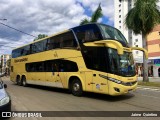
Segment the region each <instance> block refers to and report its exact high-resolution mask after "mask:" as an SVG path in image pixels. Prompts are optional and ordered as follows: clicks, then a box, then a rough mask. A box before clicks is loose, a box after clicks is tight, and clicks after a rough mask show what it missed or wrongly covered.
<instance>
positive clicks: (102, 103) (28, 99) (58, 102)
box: [3, 77, 160, 120]
mask: <svg viewBox="0 0 160 120" xmlns="http://www.w3.org/2000/svg"><path fill="white" fill-rule="evenodd" d="M3 81H4V82H5V83H6V84H7V85H8V88H7V91H8V92H9V93H10V95H11V98H12V110H13V111H160V89H157V88H154V89H150V88H146V87H138V89H137V90H136V91H135V92H131V93H129V94H127V95H123V96H118V97H112V96H108V95H100V94H93V93H85V94H84V96H83V97H75V96H73V95H72V94H69V93H68V92H66V90H62V89H56V88H48V87H39V86H29V87H22V86H17V85H15V84H13V83H12V82H11V81H9V78H6V77H5V78H3ZM21 119H22V118H11V120H21ZM44 119H45V120H53V119H66V120H72V119H80V120H81V119H86V120H88V119H91V120H92V119H98V120H101V119H106V118H103V117H101V118H97V117H94V118H91V117H88V118H82V117H72V118H68V117H65V118H57V117H53V118H28V119H27V118H23V120H44ZM107 119H108V118H107ZM110 119H112V120H115V119H116V120H119V118H116V117H115V118H113V117H111V118H110ZM121 119H123V120H125V119H128V118H121ZM131 119H133V120H135V119H145V118H131ZM146 119H148V120H150V119H151V118H146ZM154 119H158V118H154Z"/></svg>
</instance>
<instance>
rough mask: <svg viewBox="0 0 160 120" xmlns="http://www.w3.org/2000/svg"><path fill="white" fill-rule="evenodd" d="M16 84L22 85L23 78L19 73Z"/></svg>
mask: <svg viewBox="0 0 160 120" xmlns="http://www.w3.org/2000/svg"><path fill="white" fill-rule="evenodd" d="M16 85H21V80H20V76H19V75H18V76H17V77H16Z"/></svg>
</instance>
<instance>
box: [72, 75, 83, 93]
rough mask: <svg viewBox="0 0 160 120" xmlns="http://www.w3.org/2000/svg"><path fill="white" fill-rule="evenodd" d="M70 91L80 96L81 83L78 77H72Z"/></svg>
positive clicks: (81, 91)
mask: <svg viewBox="0 0 160 120" xmlns="http://www.w3.org/2000/svg"><path fill="white" fill-rule="evenodd" d="M71 91H72V94H73V95H74V96H82V93H83V90H82V83H81V81H80V80H79V79H77V78H76V79H74V80H73V82H72V85H71Z"/></svg>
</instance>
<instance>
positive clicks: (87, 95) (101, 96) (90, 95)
mask: <svg viewBox="0 0 160 120" xmlns="http://www.w3.org/2000/svg"><path fill="white" fill-rule="evenodd" d="M13 85H15V84H13ZM16 86H17V85H16ZM17 87H18V86H17ZM19 87H22V86H19ZM27 87H29V88H33V89H41V90H45V91H54V92H58V93H63V94H71V92H69V90H68V89H62V88H55V87H46V86H39V85H28V86H27ZM134 96H135V95H134V94H132V93H128V94H125V95H120V96H110V95H105V94H98V93H91V92H84V93H83V96H82V97H85V98H92V99H96V100H103V101H108V102H116V101H123V100H126V99H130V98H132V97H134Z"/></svg>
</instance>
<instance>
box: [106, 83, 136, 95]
mask: <svg viewBox="0 0 160 120" xmlns="http://www.w3.org/2000/svg"><path fill="white" fill-rule="evenodd" d="M137 84H138V83H137V81H134V82H126V84H117V83H114V82H110V83H109V94H110V95H113V96H117V95H123V94H127V93H129V92H130V91H135V90H136V88H137Z"/></svg>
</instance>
